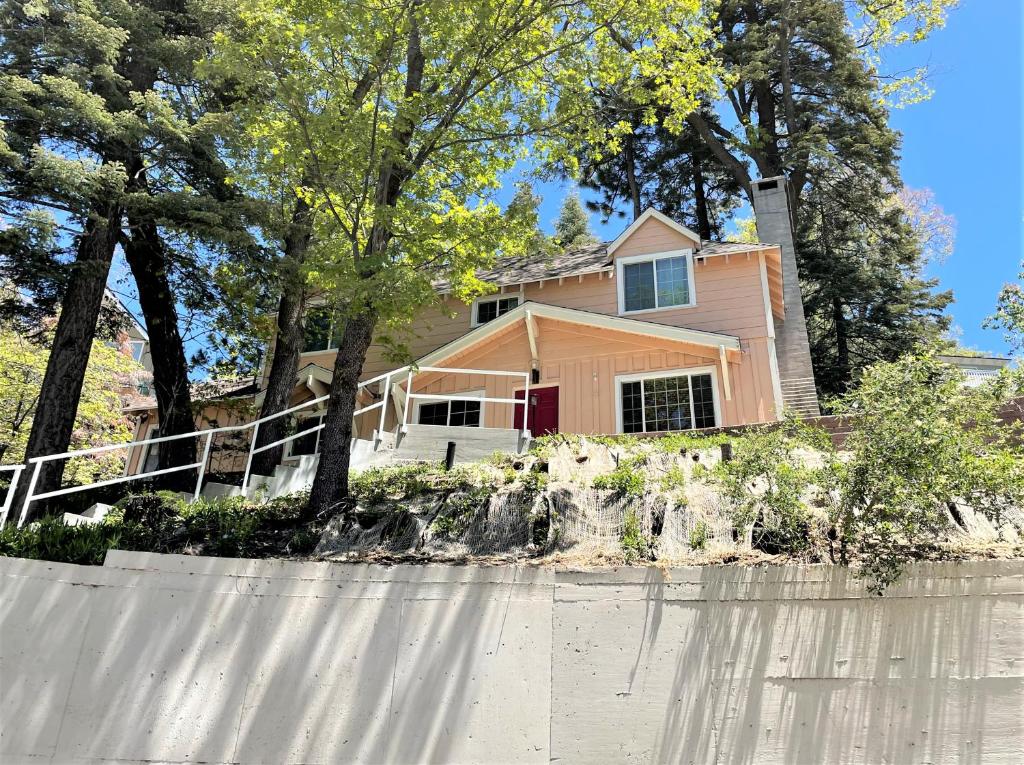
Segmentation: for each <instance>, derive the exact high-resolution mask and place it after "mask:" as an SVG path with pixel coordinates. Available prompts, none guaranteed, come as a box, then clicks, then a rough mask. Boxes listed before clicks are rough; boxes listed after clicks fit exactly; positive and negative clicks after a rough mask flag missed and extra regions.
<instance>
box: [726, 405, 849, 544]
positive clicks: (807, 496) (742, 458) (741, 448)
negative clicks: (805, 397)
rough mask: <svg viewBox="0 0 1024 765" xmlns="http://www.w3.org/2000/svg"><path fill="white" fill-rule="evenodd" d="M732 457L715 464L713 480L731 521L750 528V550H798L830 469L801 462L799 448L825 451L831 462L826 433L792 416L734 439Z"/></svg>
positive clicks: (805, 537)
mask: <svg viewBox="0 0 1024 765" xmlns="http://www.w3.org/2000/svg"><path fill="white" fill-rule="evenodd" d="M732 444H733V459H732V460H731V461H729V462H720V463H719V464H718V465H717V466H716V468H715V470H714V473H713V475H714V478H715V480H716V481H717V482H718V484H719V485H720V487H721V488H722V491H723V494H724V495H725V497H726V499H727V500H728V501H729V503H730V506H731V508H732V520H733V524H734V525H735V526H736V528H738V529H742V530H743V531H751V532H752V535H753V539H752V541H753V544H754V547H755V548H758V549H762V550H765V551H766V552H769V553H788V554H800V553H803V552H806V551H807V549H808V548H809V546H810V537H809V529H810V525H811V523H812V516H813V508H812V507H811V506H810V505H809V504H808V501H809V500H811V501H813V500H814V499H815V498H817V499H818V500H819V501H820V500H821V496H820V491H821V488H820V487H821V486H823V485H827V484H828V483H829V481H828V480H827V476H826V475H825V473H827V471H828V470H829V467H826V468H825V469H824V472H823V470H821V469H817V468H811V467H808V466H807V465H806V460H805V455H804V454H803V453H802V451H804V450H814V451H815V452H817V453H818V454H820V455H824V456H825V459H826V465H827V466H831V464H832V460H831V441H830V440H829V436H828V434H826V433H824V432H823V431H821V430H819V429H817V428H813V427H810V426H808V425H806V424H805V423H803V422H801V421H800V420H797V419H795V418H794V417H792V416H789V417H787V418H786V419H785V420H784V421H783V422H782V423H781V424H780V425H778V426H770V427H765V428H760V429H757V430H752V431H748V432H747V433H745V434H744V435H742V436H740V437H737V438H733V439H732Z"/></svg>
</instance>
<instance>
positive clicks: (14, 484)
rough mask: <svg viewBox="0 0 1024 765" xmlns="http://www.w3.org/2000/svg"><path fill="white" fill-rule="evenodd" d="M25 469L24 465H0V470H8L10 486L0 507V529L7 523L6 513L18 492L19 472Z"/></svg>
mask: <svg viewBox="0 0 1024 765" xmlns="http://www.w3.org/2000/svg"><path fill="white" fill-rule="evenodd" d="M24 469H25V466H24V465H0V470H10V471H11V473H13V475H11V485H10V486H8V487H7V496H6V497H4V504H3V507H0V528H3V527H4V525H6V523H7V513H8V511H10V509H11V505H12V504H14V494H15V492H17V490H18V479H19V478H21V471H22V470H24Z"/></svg>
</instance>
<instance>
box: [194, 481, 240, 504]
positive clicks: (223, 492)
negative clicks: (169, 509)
mask: <svg viewBox="0 0 1024 765" xmlns="http://www.w3.org/2000/svg"><path fill="white" fill-rule="evenodd" d="M201 493H202V496H204V497H206V498H207V499H217V498H219V497H240V496H241V495H242V487H241V486H234V485H233V484H228V483H217V482H216V481H210V482H209V483H207V484H206V485H205V486H204V487H203V491H202V492H201ZM191 499H192V497H191V495H189V501H191Z"/></svg>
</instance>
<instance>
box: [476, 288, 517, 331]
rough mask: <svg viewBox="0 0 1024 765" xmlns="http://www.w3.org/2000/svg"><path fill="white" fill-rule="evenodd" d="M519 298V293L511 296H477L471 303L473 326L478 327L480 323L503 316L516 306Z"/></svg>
mask: <svg viewBox="0 0 1024 765" xmlns="http://www.w3.org/2000/svg"><path fill="white" fill-rule="evenodd" d="M519 298H520V296H519V295H515V296H512V297H502V296H501V295H497V296H495V297H486V298H479V299H478V300H477V301H476V302H475V303H473V326H474V327H478V326H480V325H481V324H486V323H487V322H489V321H494V320H495V319H497V318H498V317H499V316H504V315H505V314H506V313H508V312H509V311H511V310H512V309H513V308H518V307H519Z"/></svg>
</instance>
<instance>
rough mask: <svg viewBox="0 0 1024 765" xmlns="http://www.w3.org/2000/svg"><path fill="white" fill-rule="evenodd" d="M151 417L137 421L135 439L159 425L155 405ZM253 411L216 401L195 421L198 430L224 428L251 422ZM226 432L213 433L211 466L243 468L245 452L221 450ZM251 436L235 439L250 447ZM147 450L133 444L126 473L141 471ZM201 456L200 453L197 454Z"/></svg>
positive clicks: (225, 468) (201, 446)
mask: <svg viewBox="0 0 1024 765" xmlns="http://www.w3.org/2000/svg"><path fill="white" fill-rule="evenodd" d="M148 414H149V417H147V418H146V420H145V422H143V421H142V419H141V418H139V420H138V421H137V422H136V424H135V434H134V435H133V436H132V440H133V441H141V440H143V439H145V438H147V437H148V436H147V435H146V434H147V433H148V432H149V428H150V426H151V425H156V424H158V420H157V410H156V408H155V407H154V408H153V409H150V410H149V411H148ZM254 416H255V415H253V414H252V413H251V412H246V411H245V409H244V408H242V407H238V406H235V407H224V406H218V405H216V404H211V405H209V406H207V407H206V408H204V409H203V412H202V414H200V415H199V416H197V417H196V419H195V424H196V430H209V429H211V428H225V427H227V426H229V425H238V424H240V423H243V422H250V421H252V419H253V418H254ZM225 438H227V436H225V435H224V434H218V435H216V436H214V441H213V449H212V450H211V459H210V466H209V469H210V470H213V471H217V472H228V473H229V472H232V471H236V470H242V469H243V468H244V467H245V456H246V455H245V454H243V453H236V452H237V449H234V450H222V449H220V448H219V447H221V446H222V445H223V443H224V441H225ZM247 439H248V436H246V435H245V434H241V435H240V436H237V435H236V436H235V437H234V440H235V441H236V442H241V441H244V442H245V443H244V444H243V448H244V447H245V446H248V440H247ZM198 448H199V449H202V448H203V441H199V446H198ZM144 451H146V447H145V446H138V447H133V448H132V449H130V450H129V453H128V472H127V473H126V474H127V475H134V474H135V473H138V472H140V467H141V465H140V462H141V461H142V455H143V452H144ZM197 456H198V454H197Z"/></svg>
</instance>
